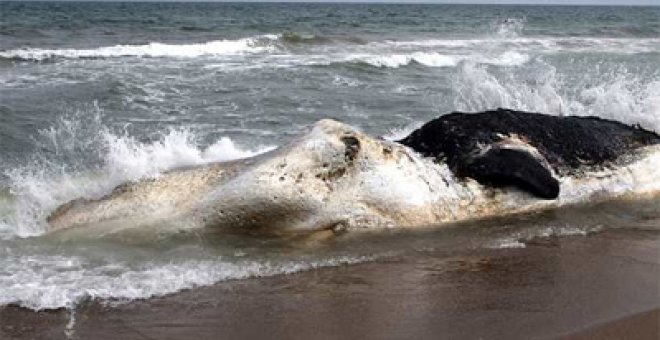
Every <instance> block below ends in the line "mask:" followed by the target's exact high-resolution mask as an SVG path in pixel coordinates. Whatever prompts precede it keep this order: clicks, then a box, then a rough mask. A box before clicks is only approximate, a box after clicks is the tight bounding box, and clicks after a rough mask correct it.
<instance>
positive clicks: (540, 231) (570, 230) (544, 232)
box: [486, 225, 603, 249]
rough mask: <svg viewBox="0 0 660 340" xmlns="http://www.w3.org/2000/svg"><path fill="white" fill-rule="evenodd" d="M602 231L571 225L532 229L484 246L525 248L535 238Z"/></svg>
mask: <svg viewBox="0 0 660 340" xmlns="http://www.w3.org/2000/svg"><path fill="white" fill-rule="evenodd" d="M602 229H603V227H602V226H571V225H563V226H546V227H532V228H528V229H525V230H522V231H518V232H515V233H513V234H512V235H510V236H507V237H503V238H500V239H497V240H495V241H493V242H490V243H488V244H486V247H487V248H493V249H510V248H525V247H527V244H526V243H527V242H529V241H532V240H533V239H536V238H545V239H547V238H550V237H561V236H587V235H589V234H593V233H597V232H599V231H601V230H602Z"/></svg>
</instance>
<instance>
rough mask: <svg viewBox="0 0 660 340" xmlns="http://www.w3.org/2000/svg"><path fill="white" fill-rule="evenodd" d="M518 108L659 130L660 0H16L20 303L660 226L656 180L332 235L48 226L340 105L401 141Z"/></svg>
mask: <svg viewBox="0 0 660 340" xmlns="http://www.w3.org/2000/svg"><path fill="white" fill-rule="evenodd" d="M498 107H505V108H512V109H519V110H529V111H536V112H542V113H547V114H553V115H579V116H599V117H604V118H608V119H616V120H619V121H623V122H626V123H629V124H639V125H641V126H642V127H644V128H647V129H651V130H655V131H660V7H607V6H599V7H589V6H517V5H445V4H437V5H416V4H406V5H397V4H347V3H341V4H340V3H336V4H335V3H323V4H322V3H314V4H311V3H198V2H194V3H175V2H162V3H159V2H54V1H53V2H31V1H30V2H11V1H10V2H7V1H2V2H0V306H6V305H15V306H20V307H25V308H29V309H33V310H47V309H59V308H69V309H72V308H75V307H76V306H78V305H79V304H82V303H86V302H87V301H90V300H93V301H96V302H100V303H103V304H108V305H109V306H112V305H113V304H122V303H127V302H130V301H133V300H136V299H149V298H151V297H155V296H162V295H165V294H172V293H176V292H178V291H182V290H189V289H195V288H196V287H200V286H207V285H212V284H214V283H217V282H220V281H226V280H241V279H249V278H254V277H262V276H271V275H288V274H292V273H295V272H299V271H306V270H316V269H317V268H321V267H328V266H344V265H352V264H355V263H360V262H365V261H374V260H377V259H382V258H388V257H392V256H398V255H400V254H405V253H408V252H420V251H426V250H428V249H444V250H447V251H448V252H450V251H451V249H472V248H474V249H479V248H496V249H509V248H516V247H525V246H526V242H528V241H529V240H532V239H535V238H544V237H545V238H547V237H589V235H591V234H593V233H599V232H602V231H603V230H608V229H611V228H627V229H629V230H632V231H633V232H634V231H635V230H641V231H642V232H641V233H642V234H641V235H642V236H640V237H658V235H660V202H658V200H657V199H648V200H644V201H641V202H638V203H635V204H630V203H625V204H624V203H620V204H614V203H611V204H606V205H595V206H588V207H583V208H580V209H577V210H571V211H570V212H563V213H543V214H535V215H531V216H522V217H521V216H519V217H511V218H502V219H495V220H492V221H481V222H473V223H467V224H461V225H452V226H429V228H422V229H423V230H422V231H406V230H399V229H397V228H392V229H387V230H381V231H373V232H363V233H357V234H354V233H347V234H346V235H341V236H338V237H335V238H333V239H332V240H311V239H309V238H305V237H300V236H296V237H288V238H287V237H268V236H255V235H236V234H224V233H221V232H220V231H217V230H193V231H179V232H172V231H159V230H158V229H157V228H155V229H154V228H152V229H149V230H142V229H140V228H130V226H127V228H125V229H122V230H119V231H117V230H115V231H106V230H102V229H100V230H99V229H94V228H92V229H90V230H85V229H83V230H72V231H64V232H57V233H46V229H47V228H46V218H47V216H48V215H49V214H50V213H51V212H52V211H53V210H54V209H55V208H57V207H58V206H59V205H61V204H63V203H66V202H69V201H71V200H73V199H76V198H79V197H84V198H98V197H101V196H103V195H105V194H107V193H108V192H109V191H110V190H112V188H114V187H116V186H117V185H119V184H121V183H124V182H127V181H136V180H141V179H147V178H154V177H157V176H159V175H160V174H162V173H163V172H165V171H168V170H171V169H175V168H178V167H184V166H195V165H202V164H206V163H211V162H219V161H227V160H234V159H240V158H246V157H251V156H254V155H257V154H260V153H263V152H265V151H268V150H272V149H274V148H277V147H278V146H279V145H282V144H283V143H286V142H287V141H288V140H290V139H291V138H292V137H294V136H296V135H297V134H299V133H301V132H302V131H305V128H306V127H307V126H309V125H310V124H312V123H314V122H315V121H317V120H319V119H322V118H334V119H337V120H340V121H342V122H345V123H348V124H351V125H353V126H355V127H357V128H359V129H360V130H362V131H365V132H367V133H370V134H373V135H375V136H381V137H383V138H388V139H396V138H400V137H404V136H405V135H406V134H407V133H409V132H411V131H412V130H413V129H415V128H417V127H419V126H421V124H423V123H424V122H426V121H428V120H430V119H433V118H435V117H438V116H440V115H443V114H446V113H449V112H452V111H466V112H474V111H479V110H486V109H494V108H498ZM110 308H111V307H110Z"/></svg>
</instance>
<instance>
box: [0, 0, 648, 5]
mask: <svg viewBox="0 0 660 340" xmlns="http://www.w3.org/2000/svg"><path fill="white" fill-rule="evenodd" d="M2 1H3V0H0V2H2ZM10 1H11V0H10ZM13 1H21V0H13ZM23 1H33V0H23ZM36 1H44V0H36ZM46 1H48V0H46ZM54 1H67V0H54ZM74 1H128V2H131V1H134V2H138V1H152V2H158V1H176V2H194V1H199V2H346V3H350V2H354V3H364V2H374V3H383V2H384V3H433V4H436V3H437V4H503V5H511V4H524V5H604V6H607V5H630V6H640V5H641V6H660V0H74Z"/></svg>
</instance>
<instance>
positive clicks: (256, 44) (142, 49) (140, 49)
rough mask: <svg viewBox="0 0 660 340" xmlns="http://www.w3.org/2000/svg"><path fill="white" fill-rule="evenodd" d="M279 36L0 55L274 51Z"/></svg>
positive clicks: (80, 56) (176, 54)
mask: <svg viewBox="0 0 660 340" xmlns="http://www.w3.org/2000/svg"><path fill="white" fill-rule="evenodd" d="M274 40H277V36H274V35H263V36H257V37H249V38H243V39H237V40H216V41H209V42H205V43H196V44H181V45H177V44H164V43H159V42H152V43H149V44H146V45H115V46H105V47H99V48H92V49H72V48H69V49H40V48H24V49H17V50H9V51H3V52H0V57H2V58H6V59H11V60H21V61H45V60H50V59H59V58H62V59H96V58H118V57H154V58H157V57H177V58H195V57H202V56H218V55H237V54H250V53H264V52H272V51H274V50H275V49H276V47H275V45H274V44H273V43H272V42H273V41H274Z"/></svg>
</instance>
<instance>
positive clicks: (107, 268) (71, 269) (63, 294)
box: [0, 254, 372, 310]
mask: <svg viewBox="0 0 660 340" xmlns="http://www.w3.org/2000/svg"><path fill="white" fill-rule="evenodd" d="M5 255H6V254H5ZM371 259H372V258H371V257H368V256H355V257H349V256H341V257H336V258H331V259H325V260H317V261H285V262H282V263H273V262H269V261H250V260H248V261H245V260H242V261H241V260H239V261H235V260H234V261H227V259H224V258H222V257H220V258H217V259H215V260H214V259H209V260H196V261H193V260H190V261H182V262H178V263H168V264H161V265H154V264H149V263H145V264H144V265H142V266H139V267H138V268H131V267H130V266H128V265H126V264H124V263H117V262H108V263H104V264H102V265H96V266H95V267H93V268H86V267H87V266H86V265H85V264H86V260H85V259H81V258H78V257H71V256H56V255H54V256H46V255H35V256H11V255H9V257H5V258H4V259H3V260H2V261H3V262H7V263H8V265H7V266H3V270H5V271H9V272H16V273H20V275H16V276H0V286H2V287H3V289H2V291H0V306H2V305H7V304H16V305H19V306H22V307H26V308H30V309H33V310H44V309H57V308H73V307H75V306H76V304H78V303H80V302H82V301H85V300H87V299H101V300H105V301H119V302H121V301H122V300H124V301H130V300H136V299H146V298H150V297H155V296H162V295H166V294H171V293H174V292H178V291H181V290H184V289H190V288H194V287H199V286H206V285H211V284H213V283H217V282H221V281H226V280H231V279H244V278H250V277H266V276H273V275H278V274H291V273H296V272H300V271H306V270H312V269H315V268H322V267H330V266H339V265H346V264H353V263H360V262H365V261H369V260H371ZM28 285H29V288H26V286H28Z"/></svg>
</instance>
